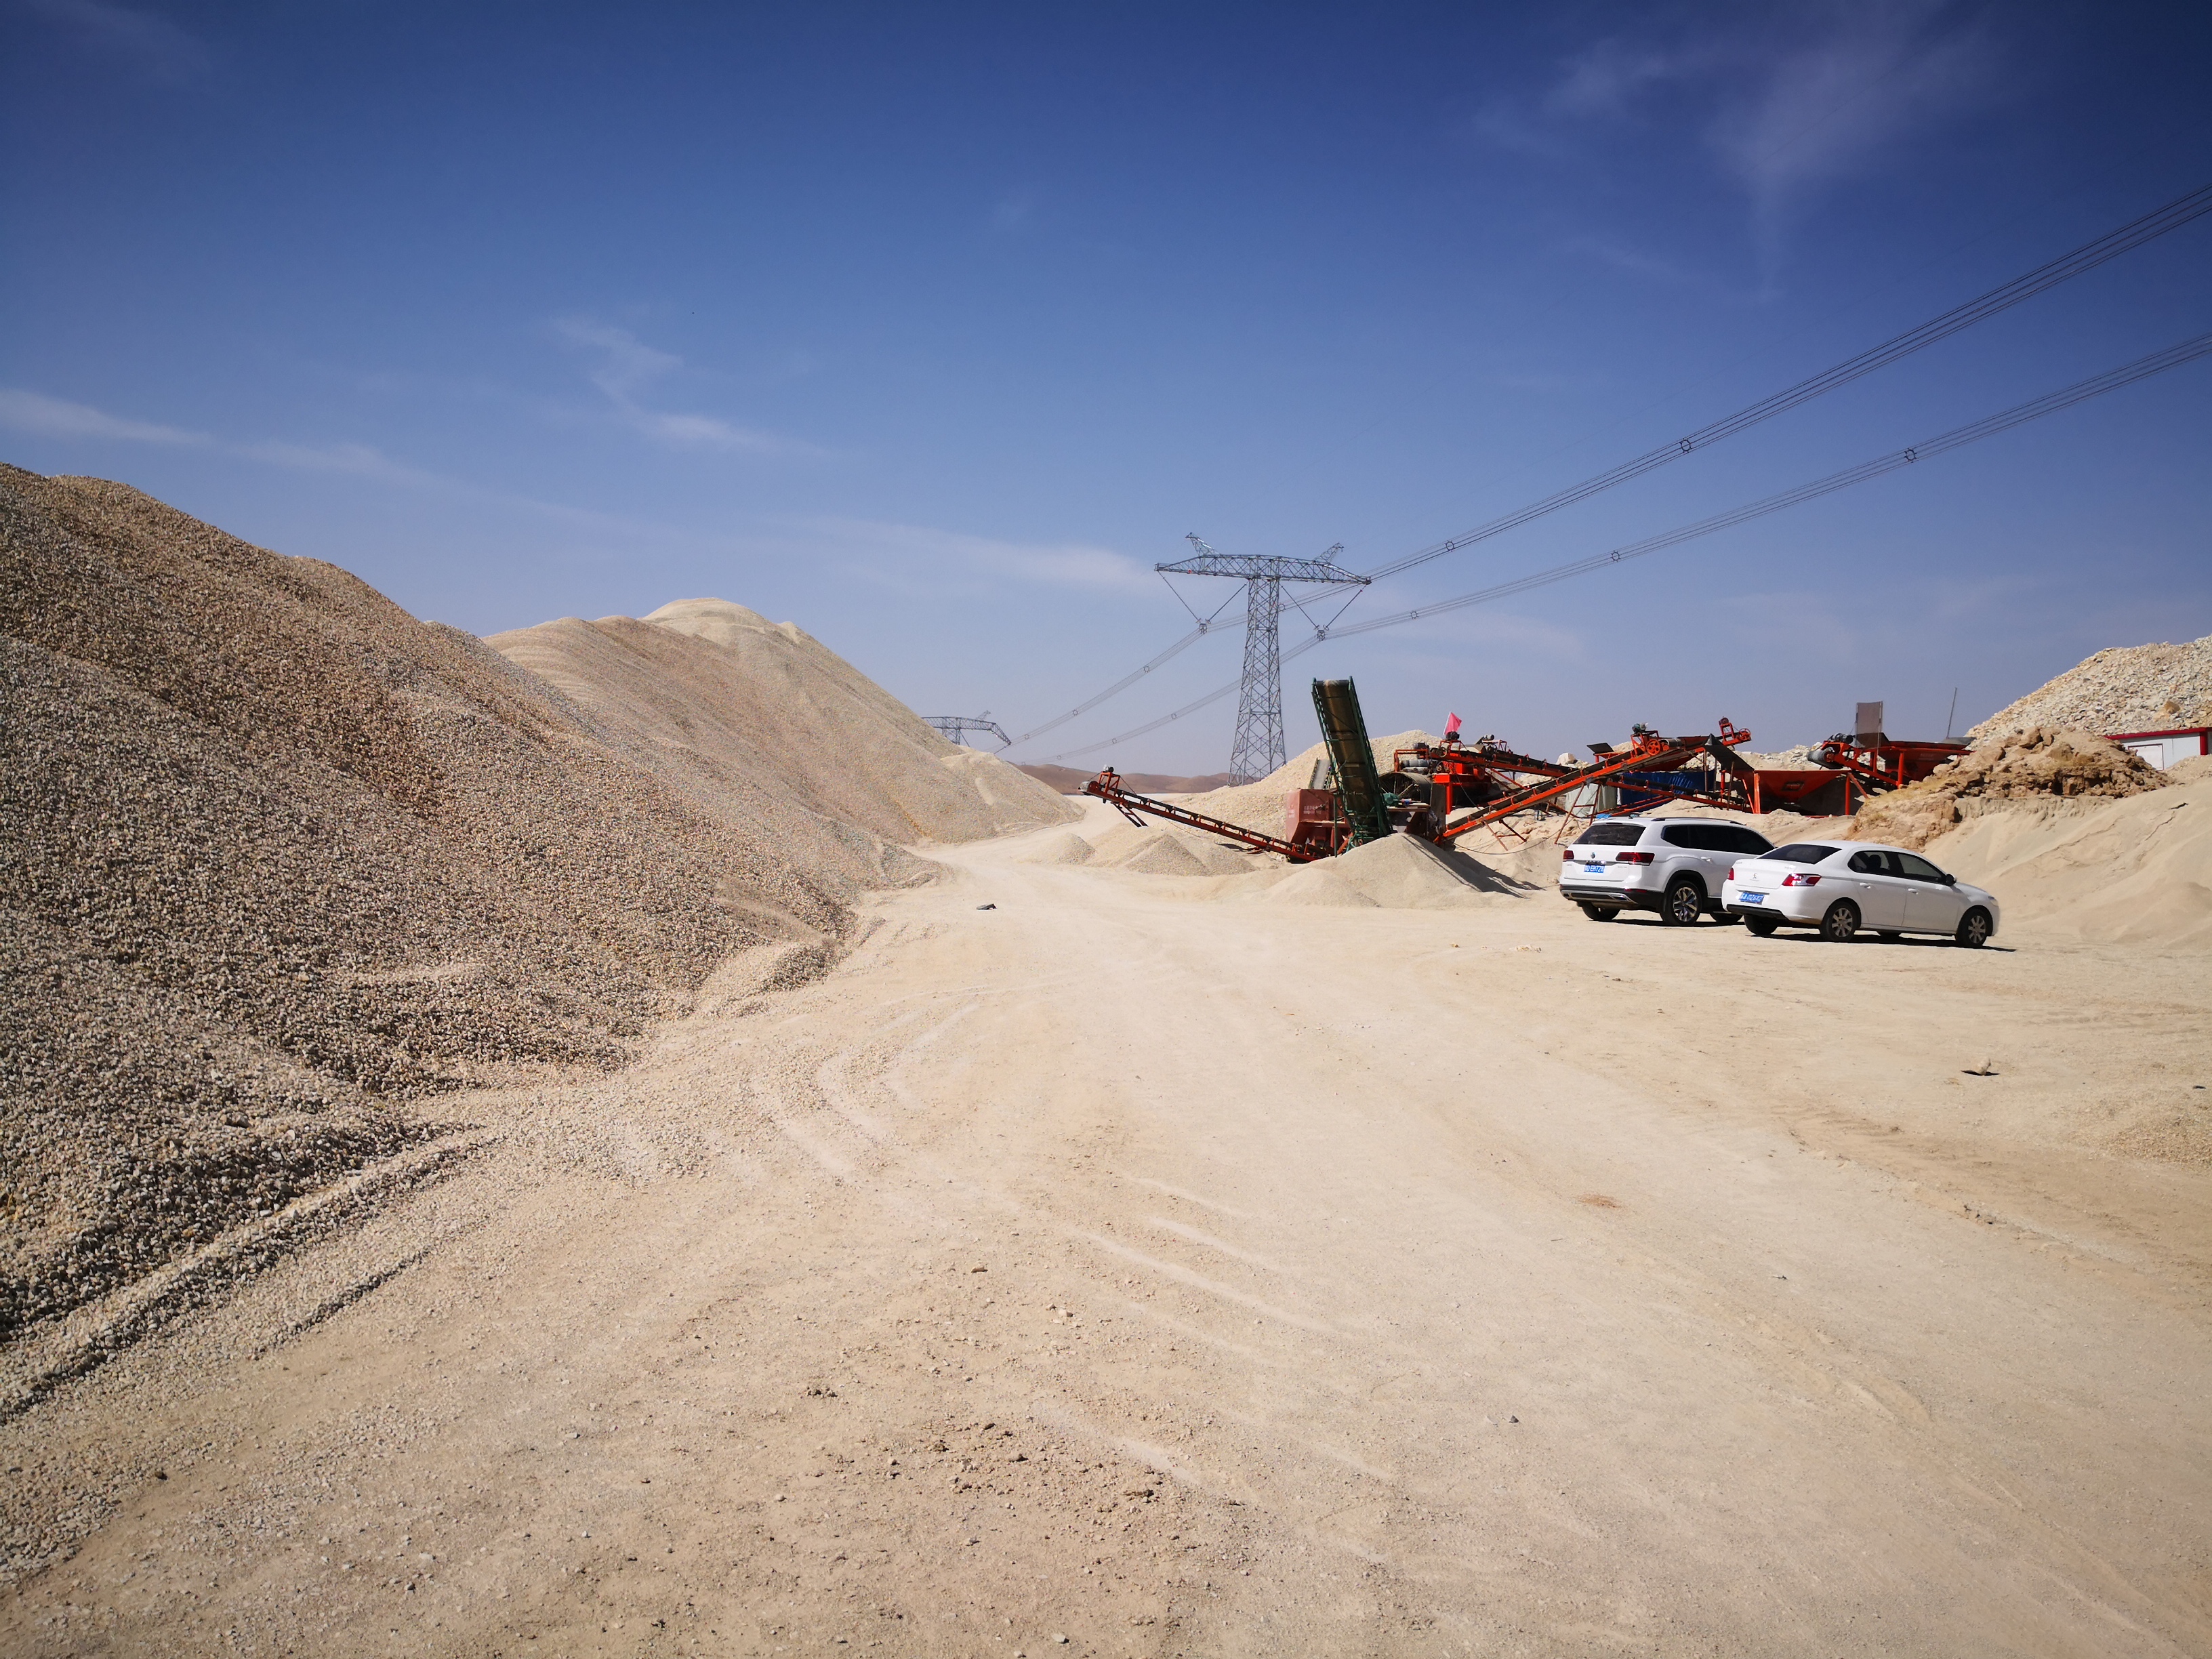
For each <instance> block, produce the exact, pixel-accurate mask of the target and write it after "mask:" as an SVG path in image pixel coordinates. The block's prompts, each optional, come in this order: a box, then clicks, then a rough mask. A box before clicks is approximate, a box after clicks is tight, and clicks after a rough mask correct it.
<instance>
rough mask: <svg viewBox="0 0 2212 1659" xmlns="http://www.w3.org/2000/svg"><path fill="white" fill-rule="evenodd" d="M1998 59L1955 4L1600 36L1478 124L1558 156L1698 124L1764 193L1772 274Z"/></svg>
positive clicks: (1956, 104)
mask: <svg viewBox="0 0 2212 1659" xmlns="http://www.w3.org/2000/svg"><path fill="white" fill-rule="evenodd" d="M1998 57H1999V51H1998V47H1997V45H1996V40H1994V38H1993V36H1992V34H1991V32H1990V27H1989V26H1988V24H1987V22H1986V21H1985V20H1984V15H1983V14H1981V13H1978V12H1972V13H1969V12H1965V11H1962V10H1961V9H1960V8H1959V7H1958V6H1956V5H1954V4H1952V3H1949V0H1870V3H1868V0H1858V3H1845V0H1820V3H1814V4H1811V5H1802V6H1796V7H1788V8H1778V9H1772V10H1767V11H1755V12H1754V11H1746V12H1742V13H1739V14H1735V15H1733V16H1730V17H1729V18H1726V19H1724V20H1723V21H1722V23H1721V24H1720V25H1719V26H1717V27H1715V26H1713V25H1711V24H1707V25H1705V26H1704V29H1703V32H1699V33H1690V32H1685V31H1682V30H1680V29H1674V30H1668V29H1665V28H1657V27H1655V28H1653V29H1651V30H1650V31H1647V32H1645V33H1641V34H1637V35H1625V36H1619V37H1615V38H1613V39H1609V40H1601V41H1599V42H1598V43H1597V44H1595V46H1589V47H1588V48H1586V49H1584V50H1583V51H1582V52H1578V53H1577V54H1576V55H1575V56H1574V57H1572V58H1569V59H1568V60H1566V62H1565V63H1564V64H1562V65H1561V70H1560V74H1559V79H1558V80H1557V81H1556V82H1553V84H1552V85H1551V86H1550V87H1549V88H1547V89H1546V90H1545V91H1544V92H1543V94H1541V96H1539V97H1537V98H1535V99H1534V100H1506V101H1504V102H1500V103H1498V104H1497V105H1495V106H1492V108H1491V109H1490V110H1489V111H1487V112H1486V113H1485V114H1484V115H1483V116H1482V117H1481V118H1480V120H1479V122H1478V125H1479V127H1480V130H1481V131H1483V132H1484V133H1485V134H1486V136H1487V137H1490V138H1491V139H1492V141H1493V142H1494V143H1499V144H1501V145H1504V146H1505V147H1507V148H1510V149H1519V150H1522V151H1524V152H1528V153H1537V154H1550V155H1565V154H1569V153H1571V152H1573V151H1575V150H1576V149H1578V148H1580V147H1581V146H1582V145H1583V144H1584V143H1587V142H1588V141H1589V138H1590V137H1617V136H1618V135H1619V134H1620V133H1621V132H1622V131H1626V130H1629V129H1634V130H1636V131H1638V132H1640V133H1642V134H1644V135H1646V136H1647V138H1648V135H1649V133H1650V131H1653V130H1655V129H1660V130H1663V129H1664V128H1666V127H1668V126H1669V125H1679V126H1682V127H1685V128H1686V130H1687V131H1689V132H1690V133H1691V134H1692V135H1693V136H1694V142H1695V143H1696V144H1697V146H1698V148H1699V149H1702V150H1703V151H1704V152H1705V155H1706V156H1707V158H1708V160H1709V161H1710V162H1711V165H1713V166H1715V167H1717V168H1718V169H1719V171H1720V172H1721V173H1723V175H1724V176H1726V177H1727V178H1729V179H1731V180H1732V181H1733V182H1734V183H1735V184H1736V185H1738V186H1739V187H1740V188H1741V190H1742V191H1744V193H1745V195H1746V197H1747V198H1748V201H1749V204H1750V206H1751V209H1752V215H1753V229H1754V233H1755V234H1756V236H1757V238H1758V240H1759V246H1760V251H1761V253H1762V255H1763V256H1764V257H1765V258H1766V260H1767V262H1768V263H1769V264H1770V267H1771V264H1772V263H1773V261H1774V260H1775V259H1776V258H1778V252H1779V246H1780V240H1781V237H1782V234H1783V232H1784V229H1785V228H1786V226H1787V223H1788V222H1789V220H1790V217H1791V216H1792V215H1793V214H1794V213H1795V212H1796V211H1798V210H1800V209H1802V205H1803V204H1804V203H1805V202H1806V201H1808V199H1809V198H1810V197H1812V196H1813V195H1814V193H1815V192H1816V191H1818V190H1819V188H1820V186H1821V185H1825V184H1828V183H1831V182H1833V181H1835V180H1838V179H1845V178H1850V177H1852V176H1856V175H1858V174H1861V173H1865V172H1868V171H1870V170H1872V169H1874V168H1875V167H1879V166H1880V165H1881V164H1882V163H1883V162H1884V161H1887V159H1888V158H1889V157H1891V156H1892V155H1895V154H1897V153H1898V152H1899V150H1900V149H1902V148H1903V147H1904V146H1905V143H1907V142H1908V141H1910V140H1911V139H1912V138H1914V137H1917V136H1919V135H1920V134H1922V133H1923V132H1924V131H1927V130H1928V129H1929V128H1931V127H1933V126H1936V125H1939V124H1941V123H1942V122H1945V121H1948V120H1952V119H1956V118H1959V117H1960V116H1963V115H1965V114H1966V113H1968V112H1971V111H1972V110H1973V109H1974V108H1976V107H1978V106H1980V105H1982V104H1983V103H1984V102H1986V101H1987V100H1988V99H1989V98H1990V96H1991V95H1992V94H1993V92H1994V90H1995V88H1996V86H1997V83H1998V80H1999V76H1998V73H1997V66H1998V65H1997V60H1998ZM1585 251H1587V252H1597V253H1599V255H1600V257H1606V255H1605V253H1604V252H1602V251H1601V249H1600V248H1599V247H1597V246H1589V247H1587V248H1586V249H1585ZM1616 263H1622V262H1619V261H1616ZM1623 268H1625V269H1626V268H1632V267H1630V266H1628V265H1627V264H1623ZM1650 274H1651V275H1653V276H1660V277H1662V279H1663V278H1665V277H1667V276H1668V275H1669V274H1670V273H1668V271H1666V270H1663V269H1658V268H1655V269H1653V270H1651V271H1650Z"/></svg>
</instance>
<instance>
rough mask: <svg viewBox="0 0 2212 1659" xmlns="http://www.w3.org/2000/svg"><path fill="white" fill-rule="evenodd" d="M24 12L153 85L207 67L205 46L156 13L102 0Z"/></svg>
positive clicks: (33, 3) (47, 3) (47, 4)
mask: <svg viewBox="0 0 2212 1659" xmlns="http://www.w3.org/2000/svg"><path fill="white" fill-rule="evenodd" d="M24 9H25V10H26V11H27V12H28V13H29V14H30V15H32V16H33V17H39V18H43V19H45V20H46V21H47V22H49V23H51V24H52V25H54V26H55V27H57V28H59V29H60V30H62V31H63V32H64V33H67V34H69V35H70V36H71V37H72V38H74V39H75V40H76V41H77V42H78V44H79V45H81V46H86V47H88V48H89V49H91V50H93V51H95V52H102V53H105V54H106V55H108V56H110V57H113V58H122V59H124V60H125V61H126V62H128V63H130V64H132V65H133V66H134V67H136V68H137V70H139V72H140V73H142V74H144V75H148V76H152V77H153V78H154V79H155V80H157V81H171V82H175V81H188V80H190V79H191V77H192V76H196V75H198V74H201V73H203V72H204V70H206V69H207V67H208V65H209V62H210V57H209V53H208V49H207V47H206V46H204V45H202V44H201V42H200V41H199V40H197V38H196V37H194V36H192V35H191V34H188V33H185V31H184V30H183V29H181V28H179V27H177V25H175V24H174V23H172V22H171V21H169V20H168V19H167V18H166V17H163V16H161V15H158V14H157V13H155V12H150V11H139V10H136V9H133V8H131V7H129V6H116V5H109V4H107V3H106V0H25V4H24Z"/></svg>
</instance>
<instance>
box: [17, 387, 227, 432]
mask: <svg viewBox="0 0 2212 1659" xmlns="http://www.w3.org/2000/svg"><path fill="white" fill-rule="evenodd" d="M0 426H5V427H9V428H12V429H13V430H15V431H17V432H27V433H30V434H32V435H33V436H36V437H41V438H113V439H120V440H122V441H125V442H126V443H140V444H209V443H213V442H214V441H215V440H214V439H212V438H210V436H209V435H207V434H206V433H204V432H187V431H185V429H184V428H181V427H173V426H161V425H157V424H156V423H155V422H152V421H133V420H129V419H126V418H125V417H124V416H119V415H110V414H108V413H107V412H106V410H99V409H94V408H93V407H92V405H91V404H73V403H68V402H65V401H64V400H63V399H62V398H49V397H47V396H46V395H45V394H44V393H43V392H29V391H26V390H24V389H22V388H21V387H19V386H0Z"/></svg>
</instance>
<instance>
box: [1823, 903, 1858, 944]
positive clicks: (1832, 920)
mask: <svg viewBox="0 0 2212 1659" xmlns="http://www.w3.org/2000/svg"><path fill="white" fill-rule="evenodd" d="M1858 930H1859V907H1858V906H1857V905H1856V904H1854V903H1852V902H1850V900H1849V899H1838V900H1837V901H1836V902H1834V903H1833V904H1832V905H1830V906H1829V907H1828V914H1827V915H1825V916H1822V917H1821V918H1820V937H1821V938H1822V939H1828V940H1830V941H1832V943H1834V944H1837V945H1844V944H1847V943H1849V942H1850V937H1851V935H1852V934H1854V933H1857V932H1858Z"/></svg>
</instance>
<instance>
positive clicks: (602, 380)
mask: <svg viewBox="0 0 2212 1659" xmlns="http://www.w3.org/2000/svg"><path fill="white" fill-rule="evenodd" d="M553 327H554V331H555V332H556V334H557V335H559V337H561V338H562V340H563V341H565V342H566V343H568V344H569V345H572V346H576V347H580V348H581V349H586V350H589V351H592V352H596V353H597V354H598V355H599V366H598V367H597V368H594V369H592V371H591V372H590V374H589V376H588V378H589V379H590V380H591V382H592V385H593V386H597V387H598V388H599V391H600V392H602V393H604V394H605V397H606V399H607V401H608V402H609V403H610V404H612V405H613V406H614V410H615V412H616V414H617V415H618V416H620V417H621V419H622V421H623V424H625V425H626V426H628V427H629V428H630V429H631V430H632V431H634V432H636V433H638V434H639V435H641V436H643V437H646V438H649V439H651V440H652V441H654V442H655V443H659V444H665V445H666V446H668V447H670V448H671V449H695V450H709V451H720V452H721V453H725V454H734V455H780V456H799V455H818V454H820V453H822V452H821V451H820V450H818V449H817V448H816V447H814V446H812V445H811V444H805V443H801V442H799V441H797V440H795V439H792V438H787V437H783V436H781V435H779V434H776V433H774V432H763V431H762V430H760V429H759V428H755V427H746V426H738V425H735V424H733V423H732V422H728V421H725V420H723V419H721V418H720V417H719V416H713V415H686V414H677V413H671V412H670V411H667V410H659V409H652V408H648V407H647V405H646V404H645V402H644V397H645V394H646V393H647V392H648V391H650V390H651V389H652V388H653V386H657V385H658V384H659V383H660V382H661V381H663V380H666V379H667V378H668V377H669V376H670V375H671V374H676V373H677V372H678V371H679V370H680V369H682V368H683V367H684V360H683V359H682V358H681V357H678V356H676V355H675V354H674V353H673V352H668V351H662V350H660V349H658V348H656V347H653V346H649V345H647V344H646V343H644V342H643V341H642V340H641V339H639V338H638V337H637V336H635V334H632V333H631V332H630V331H629V330H628V329H626V328H616V327H613V326H611V325H609V324H605V323H600V322H595V321H593V320H592V319H591V318H588V317H563V318H562V319H559V320H558V321H556V323H555V324H554V325H553Z"/></svg>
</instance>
